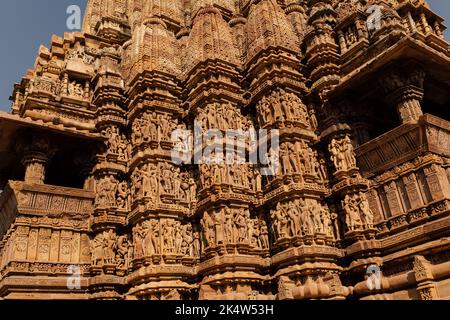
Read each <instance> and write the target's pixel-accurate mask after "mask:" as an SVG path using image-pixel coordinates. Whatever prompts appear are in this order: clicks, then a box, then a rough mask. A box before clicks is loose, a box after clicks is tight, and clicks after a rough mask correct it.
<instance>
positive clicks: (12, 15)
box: [0, 0, 450, 110]
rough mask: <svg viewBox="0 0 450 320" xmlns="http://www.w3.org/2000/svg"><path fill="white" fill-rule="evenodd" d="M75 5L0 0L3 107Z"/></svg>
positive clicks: (64, 0)
mask: <svg viewBox="0 0 450 320" xmlns="http://www.w3.org/2000/svg"><path fill="white" fill-rule="evenodd" d="M428 3H429V4H430V5H431V7H432V8H433V10H435V12H437V13H438V14H439V15H440V16H442V17H443V18H444V19H446V20H448V21H450V2H449V0H428ZM72 4H76V5H79V6H80V7H82V9H83V10H84V6H85V4H86V0H1V1H0V41H1V43H2V45H1V50H0V110H9V109H10V102H9V101H8V98H9V96H10V94H11V92H12V88H13V84H14V83H16V82H19V81H20V79H21V77H22V76H23V75H24V74H25V71H26V70H27V69H28V68H30V67H32V66H33V64H34V60H35V57H36V53H37V51H38V49H39V45H40V44H44V45H46V46H48V44H49V41H50V38H51V35H52V34H58V35H62V34H63V33H64V32H65V31H68V30H66V19H67V15H66V9H67V7H68V6H69V5H72ZM449 26H450V24H449ZM447 38H450V37H449V33H447Z"/></svg>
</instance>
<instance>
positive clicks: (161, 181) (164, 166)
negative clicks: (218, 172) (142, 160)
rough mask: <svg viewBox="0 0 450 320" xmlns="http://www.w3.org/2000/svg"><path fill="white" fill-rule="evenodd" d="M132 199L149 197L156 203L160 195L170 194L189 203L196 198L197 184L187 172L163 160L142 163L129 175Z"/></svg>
mask: <svg viewBox="0 0 450 320" xmlns="http://www.w3.org/2000/svg"><path fill="white" fill-rule="evenodd" d="M131 181H132V187H131V195H132V198H133V199H140V198H149V199H150V200H151V201H152V202H153V203H157V202H158V200H159V199H160V196H167V195H168V196H172V197H174V198H175V199H178V200H180V201H183V202H186V203H191V202H194V201H195V200H196V193H197V184H196V182H195V180H194V179H193V178H192V177H191V176H190V174H189V173H187V172H181V169H180V168H179V167H176V166H174V165H171V164H169V163H166V162H163V163H159V164H157V165H156V164H153V163H149V164H144V165H142V166H141V167H140V168H136V169H135V170H134V172H133V174H132V175H131Z"/></svg>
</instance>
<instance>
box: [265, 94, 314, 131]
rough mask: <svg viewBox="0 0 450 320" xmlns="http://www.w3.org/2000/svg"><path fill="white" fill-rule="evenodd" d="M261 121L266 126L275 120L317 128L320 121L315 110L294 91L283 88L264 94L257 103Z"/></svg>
mask: <svg viewBox="0 0 450 320" xmlns="http://www.w3.org/2000/svg"><path fill="white" fill-rule="evenodd" d="M257 112H258V116H259V119H258V120H259V122H260V124H261V125H262V126H263V127H264V126H265V125H267V124H271V123H274V122H300V123H302V124H304V125H305V126H306V127H309V128H312V129H314V130H316V129H317V127H318V123H317V118H316V115H315V112H314V110H312V109H311V110H310V111H309V112H308V108H307V107H306V106H305V105H304V104H303V102H302V101H301V100H300V98H299V97H298V96H297V95H296V94H294V93H287V92H286V91H284V90H283V89H280V90H277V91H273V92H272V93H271V94H270V95H269V96H268V97H266V96H264V97H263V98H262V99H261V101H260V102H259V103H258V105H257Z"/></svg>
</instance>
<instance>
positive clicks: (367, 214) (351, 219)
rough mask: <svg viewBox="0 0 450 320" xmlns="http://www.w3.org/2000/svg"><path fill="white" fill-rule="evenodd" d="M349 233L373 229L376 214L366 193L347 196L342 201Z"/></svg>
mask: <svg viewBox="0 0 450 320" xmlns="http://www.w3.org/2000/svg"><path fill="white" fill-rule="evenodd" d="M342 207H343V208H344V211H345V221H346V225H347V229H348V231H357V230H365V229H373V224H374V214H373V212H372V210H371V209H370V206H369V201H368V200H367V196H366V194H365V193H363V192H360V193H358V194H353V195H348V194H347V195H346V196H345V199H344V200H343V201H342Z"/></svg>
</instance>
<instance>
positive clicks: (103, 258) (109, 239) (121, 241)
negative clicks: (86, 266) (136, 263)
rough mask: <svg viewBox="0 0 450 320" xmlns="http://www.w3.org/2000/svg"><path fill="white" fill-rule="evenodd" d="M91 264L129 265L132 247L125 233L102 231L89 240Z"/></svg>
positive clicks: (124, 266) (125, 267)
mask: <svg viewBox="0 0 450 320" xmlns="http://www.w3.org/2000/svg"><path fill="white" fill-rule="evenodd" d="M91 252H92V265H94V266H103V265H115V266H117V267H118V268H123V269H128V268H129V267H130V264H131V261H132V256H133V248H132V244H131V242H130V240H129V238H128V236H127V235H121V236H118V235H116V233H115V232H114V231H113V230H109V231H103V232H102V233H99V234H97V236H96V237H95V238H94V239H93V240H92V241H91Z"/></svg>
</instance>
